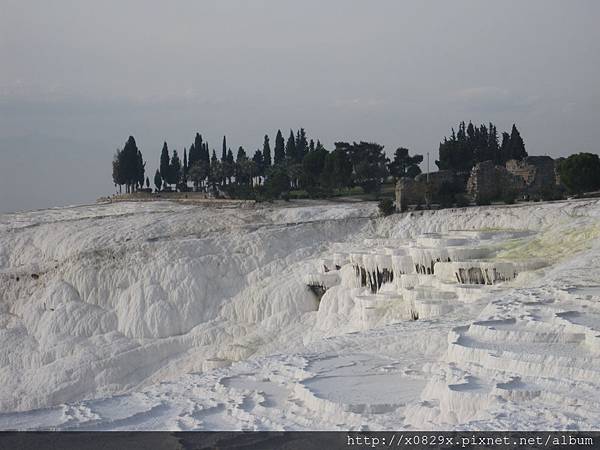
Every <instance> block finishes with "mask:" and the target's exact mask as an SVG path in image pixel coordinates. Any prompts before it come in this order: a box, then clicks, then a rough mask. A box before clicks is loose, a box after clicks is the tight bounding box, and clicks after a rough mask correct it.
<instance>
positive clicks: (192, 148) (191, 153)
mask: <svg viewBox="0 0 600 450" xmlns="http://www.w3.org/2000/svg"><path fill="white" fill-rule="evenodd" d="M196 161H198V158H197V157H196V146H195V145H194V144H192V145H190V150H189V152H188V169H190V168H191V167H192V166H193V165H194V164H196Z"/></svg>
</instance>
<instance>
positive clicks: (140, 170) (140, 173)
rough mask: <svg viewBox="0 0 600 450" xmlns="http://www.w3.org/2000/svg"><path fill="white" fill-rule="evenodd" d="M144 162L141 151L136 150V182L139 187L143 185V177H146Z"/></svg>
mask: <svg viewBox="0 0 600 450" xmlns="http://www.w3.org/2000/svg"><path fill="white" fill-rule="evenodd" d="M145 173H146V163H145V162H144V157H143V156H142V152H141V151H140V150H138V152H137V164H136V175H137V179H136V184H138V185H139V186H140V188H143V187H144V178H145V177H146V174H145Z"/></svg>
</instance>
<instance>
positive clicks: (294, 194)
mask: <svg viewBox="0 0 600 450" xmlns="http://www.w3.org/2000/svg"><path fill="white" fill-rule="evenodd" d="M289 198H291V199H292V200H297V199H299V198H309V195H308V192H306V191H305V190H303V189H297V190H294V191H290V194H289Z"/></svg>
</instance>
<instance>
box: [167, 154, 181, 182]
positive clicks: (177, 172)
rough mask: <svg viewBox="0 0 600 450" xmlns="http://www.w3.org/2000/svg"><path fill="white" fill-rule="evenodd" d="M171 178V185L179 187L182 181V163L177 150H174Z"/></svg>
mask: <svg viewBox="0 0 600 450" xmlns="http://www.w3.org/2000/svg"><path fill="white" fill-rule="evenodd" d="M169 176H170V182H171V184H174V185H177V184H178V183H179V180H180V179H181V161H180V160H179V156H178V155H177V150H173V156H172V157H171V165H170V167H169Z"/></svg>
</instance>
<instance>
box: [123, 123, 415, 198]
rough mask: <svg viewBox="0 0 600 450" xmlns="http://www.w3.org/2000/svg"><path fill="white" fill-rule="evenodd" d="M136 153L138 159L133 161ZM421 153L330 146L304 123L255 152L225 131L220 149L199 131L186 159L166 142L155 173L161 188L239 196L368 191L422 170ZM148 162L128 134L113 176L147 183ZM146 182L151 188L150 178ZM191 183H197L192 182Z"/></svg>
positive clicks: (132, 186) (133, 185)
mask: <svg viewBox="0 0 600 450" xmlns="http://www.w3.org/2000/svg"><path fill="white" fill-rule="evenodd" d="M134 153H135V155H136V158H137V159H136V164H135V165H134V166H132V165H131V163H130V159H131V155H133V154H134ZM422 161H423V157H422V155H414V156H411V155H410V154H409V150H408V149H406V148H404V147H400V148H398V149H397V150H396V151H395V153H394V155H393V159H392V160H389V159H388V158H387V157H386V155H385V153H384V147H383V146H382V145H380V144H377V143H374V142H363V141H361V142H358V143H357V142H352V143H348V142H336V143H335V144H334V149H333V150H331V151H329V150H327V149H326V148H325V146H324V145H323V144H322V143H321V142H320V141H319V140H316V141H315V140H314V139H309V138H308V136H307V133H306V131H305V130H304V128H300V129H299V130H297V131H296V132H294V131H293V130H290V133H289V136H288V137H287V139H285V138H284V137H283V134H282V132H281V130H278V131H277V134H276V136H275V142H274V145H273V148H271V140H270V138H269V136H268V135H265V136H264V140H263V144H262V148H258V149H257V150H256V151H255V152H254V153H253V154H252V155H251V156H250V155H249V154H248V153H247V152H246V150H245V149H244V148H243V147H241V146H240V147H239V148H238V149H237V152H236V154H235V156H234V153H233V151H232V150H231V148H230V147H228V145H227V138H226V137H225V136H224V137H223V142H222V148H221V152H220V155H219V156H218V155H217V152H216V150H215V149H212V150H209V144H208V142H206V141H205V140H204V139H203V137H202V135H201V134H200V133H196V136H195V138H194V140H193V142H192V143H191V145H190V146H189V150H188V148H184V150H183V159H182V158H181V157H180V154H179V153H178V152H177V150H176V149H173V150H172V151H170V150H169V146H168V144H167V142H164V143H163V146H162V150H161V153H160V159H159V168H158V169H157V170H156V172H155V174H154V187H155V190H156V191H157V192H161V191H173V190H176V191H183V192H185V191H188V190H194V191H201V192H213V193H216V194H218V193H219V192H223V193H226V194H228V195H230V196H232V197H236V198H261V197H264V198H267V199H268V198H280V197H285V196H287V195H288V194H289V192H290V191H302V192H304V194H305V196H307V197H326V196H330V195H332V194H333V193H334V192H335V191H336V190H338V191H339V190H343V189H347V188H353V187H357V186H359V187H361V188H362V189H363V191H364V192H366V193H378V192H379V190H380V187H381V184H382V183H383V182H384V181H385V179H386V178H387V177H388V176H390V175H391V176H393V177H395V178H401V177H403V176H413V177H414V176H416V175H417V174H419V173H420V172H421V169H420V168H419V164H420V163H421V162H422ZM144 170H145V162H144V161H143V158H142V154H141V152H140V151H139V150H138V149H137V146H136V143H135V139H134V138H133V137H131V136H130V137H129V139H128V140H127V142H126V144H125V147H124V148H123V150H117V153H116V154H115V157H114V159H113V181H114V183H115V185H117V186H119V189H120V190H121V186H122V185H125V186H126V192H132V191H134V190H139V189H143V184H144V176H145V175H144ZM145 180H146V188H145V189H144V190H149V180H148V178H145ZM188 183H192V186H193V187H190V186H189V184H188Z"/></svg>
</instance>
